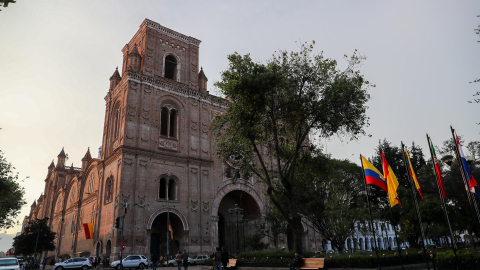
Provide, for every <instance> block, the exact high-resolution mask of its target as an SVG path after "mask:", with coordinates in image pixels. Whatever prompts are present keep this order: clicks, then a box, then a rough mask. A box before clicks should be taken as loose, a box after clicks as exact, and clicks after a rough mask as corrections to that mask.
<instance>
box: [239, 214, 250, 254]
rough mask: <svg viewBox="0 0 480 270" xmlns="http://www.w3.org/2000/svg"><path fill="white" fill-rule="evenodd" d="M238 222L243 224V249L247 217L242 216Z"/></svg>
mask: <svg viewBox="0 0 480 270" xmlns="http://www.w3.org/2000/svg"><path fill="white" fill-rule="evenodd" d="M240 223H241V224H242V225H243V230H242V232H243V251H245V224H246V223H248V219H244V218H242V219H241V220H240Z"/></svg>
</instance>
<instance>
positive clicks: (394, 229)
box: [380, 149, 403, 270]
mask: <svg viewBox="0 0 480 270" xmlns="http://www.w3.org/2000/svg"><path fill="white" fill-rule="evenodd" d="M380 152H381V153H382V167H383V168H384V169H385V167H384V166H383V157H384V155H383V151H382V149H380ZM389 166H390V165H389ZM387 170H388V167H387ZM383 174H384V177H385V172H383ZM385 185H386V187H387V199H388V208H390V223H391V224H392V225H393V226H392V227H393V231H394V232H395V241H396V242H397V248H398V255H399V256H400V263H401V264H402V270H403V259H402V249H401V248H400V245H399V243H398V237H397V226H395V222H394V221H393V211H392V204H391V202H390V196H389V193H388V179H387V177H385Z"/></svg>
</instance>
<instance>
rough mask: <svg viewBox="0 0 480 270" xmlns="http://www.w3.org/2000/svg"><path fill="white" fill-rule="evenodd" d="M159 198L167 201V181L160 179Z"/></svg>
mask: <svg viewBox="0 0 480 270" xmlns="http://www.w3.org/2000/svg"><path fill="white" fill-rule="evenodd" d="M158 198H160V199H166V198H167V179H165V178H162V179H160V191H159V193H158Z"/></svg>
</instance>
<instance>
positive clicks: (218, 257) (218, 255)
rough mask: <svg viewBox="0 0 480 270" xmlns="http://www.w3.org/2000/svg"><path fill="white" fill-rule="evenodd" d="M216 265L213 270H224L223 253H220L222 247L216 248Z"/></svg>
mask: <svg viewBox="0 0 480 270" xmlns="http://www.w3.org/2000/svg"><path fill="white" fill-rule="evenodd" d="M214 261H215V264H214V267H213V270H217V269H218V270H222V252H221V251H220V247H216V248H215V259H214Z"/></svg>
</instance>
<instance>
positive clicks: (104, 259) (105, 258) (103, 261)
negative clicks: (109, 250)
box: [102, 256, 107, 268]
mask: <svg viewBox="0 0 480 270" xmlns="http://www.w3.org/2000/svg"><path fill="white" fill-rule="evenodd" d="M102 263H103V268H107V256H105V257H103V260H102Z"/></svg>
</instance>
